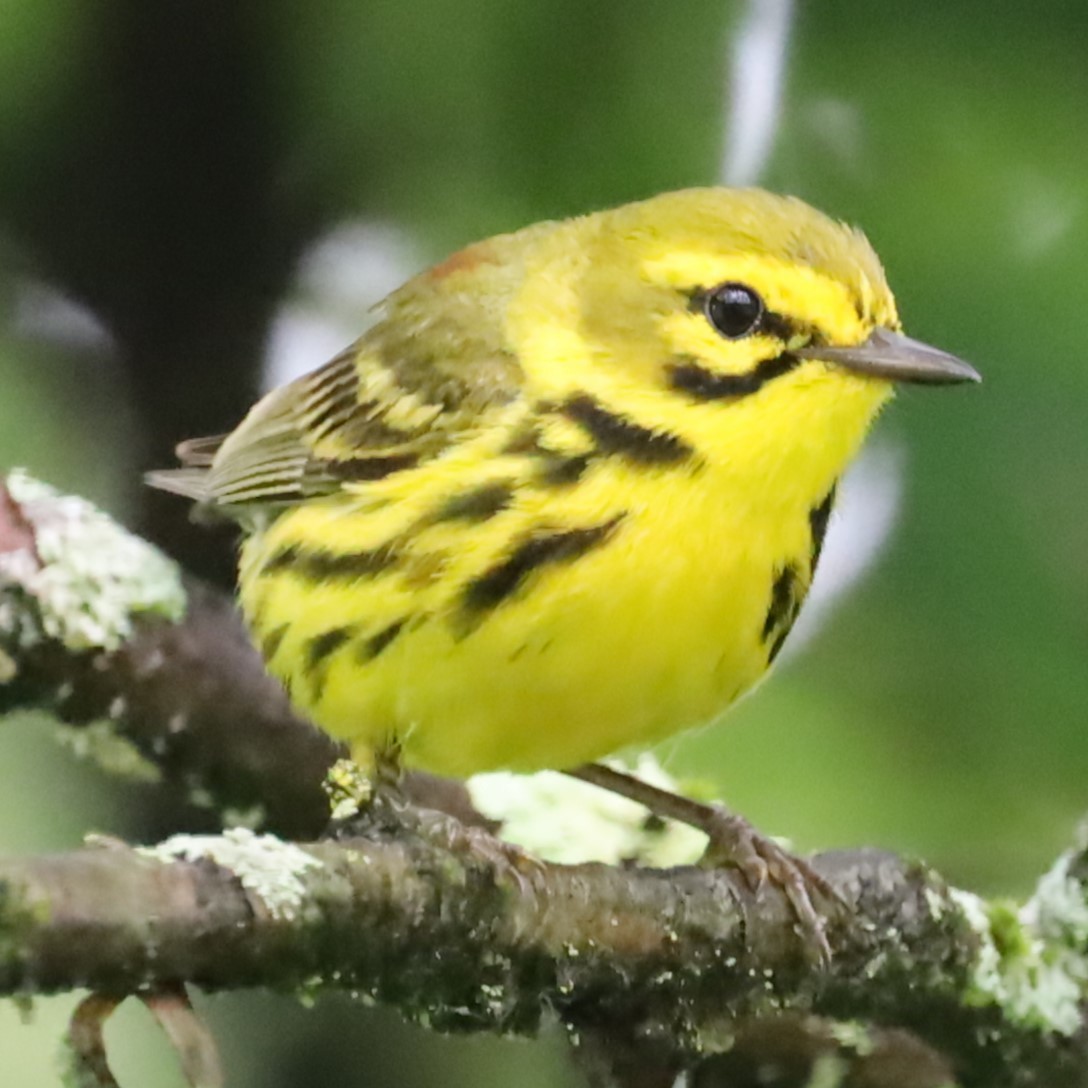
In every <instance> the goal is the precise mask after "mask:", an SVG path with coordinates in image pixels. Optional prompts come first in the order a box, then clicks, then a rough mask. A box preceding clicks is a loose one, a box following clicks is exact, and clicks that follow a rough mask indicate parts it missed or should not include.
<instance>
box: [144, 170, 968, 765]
mask: <svg viewBox="0 0 1088 1088" xmlns="http://www.w3.org/2000/svg"><path fill="white" fill-rule="evenodd" d="M975 380H978V375H977V374H976V372H975V371H974V370H973V369H972V368H971V367H970V366H968V365H967V364H966V363H964V362H962V361H960V360H958V359H956V358H954V357H952V356H950V355H946V354H945V353H943V352H940V351H937V350H935V349H933V348H930V347H927V346H925V345H924V344H921V343H918V342H916V341H914V340H910V339H908V338H906V337H905V336H903V335H902V333H901V332H900V323H899V318H898V316H897V314H896V307H895V301H894V299H893V297H892V294H891V292H890V291H889V289H888V286H887V284H886V282H885V279H884V273H883V270H882V268H881V265H880V262H879V260H878V258H877V256H876V254H875V253H874V252H873V250H872V249H871V248H870V246H869V244H868V242H867V241H866V239H865V238H864V236H863V235H861V234H860V233H859V232H857V231H856V230H853V229H851V228H849V227H846V226H844V225H842V224H840V223H837V222H834V221H832V220H831V219H828V218H827V217H825V216H824V215H822V214H820V213H819V212H817V211H815V210H814V209H812V208H810V207H809V206H807V205H806V204H804V203H802V202H801V201H799V200H796V199H791V198H786V197H779V196H774V195H771V194H769V193H766V192H762V191H759V190H729V189H692V190H687V191H683V192H677V193H668V194H665V195H662V196H658V197H655V198H653V199H651V200H646V201H643V202H641V203H636V204H629V205H627V206H624V207H621V208H616V209H613V210H610V211H603V212H599V213H597V214H594V215H587V216H584V217H581V218H576V219H571V220H567V221H564V222H554V223H542V224H539V225H536V226H531V227H528V228H526V229H524V230H521V231H518V232H516V233H513V234H507V235H502V236H499V237H497V238H492V239H490V240H489V241H485V242H480V243H478V244H476V245H472V246H469V247H468V248H467V249H464V250H462V251H461V252H459V253H457V254H455V255H454V256H452V257H450V258H448V259H447V260H446V261H444V262H443V263H441V264H439V265H437V266H436V267H434V268H432V269H431V270H429V271H427V272H424V273H423V274H422V275H420V276H417V277H416V278H415V279H413V280H410V281H409V282H408V283H407V284H405V285H404V286H403V287H401V288H400V289H399V290H397V291H395V292H394V293H393V294H392V295H390V296H389V297H388V298H387V299H386V300H385V302H384V303H383V305H382V307H381V311H380V319H379V320H378V322H377V323H376V324H375V325H374V326H373V327H372V328H371V329H370V330H369V331H368V332H367V333H366V334H365V335H364V336H363V337H362V338H361V339H360V340H359V341H358V342H356V343H355V344H354V345H353V346H352V347H350V348H348V349H347V350H346V351H345V352H344V353H343V354H342V355H340V356H338V357H337V358H335V359H333V360H332V361H331V362H329V363H327V364H326V365H325V366H323V367H321V368H320V369H318V370H316V371H314V372H313V373H311V374H309V375H307V376H305V377H302V378H300V379H298V380H297V381H294V382H292V383H290V384H289V385H286V386H284V387H283V388H281V389H277V390H276V391H274V392H272V393H270V394H269V395H268V396H266V397H265V398H264V399H263V400H261V401H260V402H259V403H258V404H257V405H256V407H254V408H253V410H252V411H251V412H250V413H249V415H248V416H247V417H246V419H245V420H244V421H243V422H242V423H241V424H240V425H239V427H238V428H237V429H236V430H235V431H234V432H233V433H231V434H230V435H227V436H226V437H225V438H214V439H200V440H194V441H193V442H189V443H186V444H185V445H184V446H183V447H182V449H181V451H180V452H181V456H182V458H183V461H184V462H186V463H187V465H188V466H189V467H187V468H184V469H180V470H177V471H175V472H172V473H158V474H155V475H154V478H153V482H154V483H155V484H157V485H158V486H162V487H166V488H168V489H170V490H174V491H177V492H180V493H182V494H184V495H187V496H190V497H192V498H194V499H197V500H198V501H200V502H201V503H204V504H210V505H212V506H215V507H218V508H220V509H222V510H223V511H225V512H226V513H227V514H229V515H231V516H233V517H235V518H236V519H237V520H238V521H240V522H241V523H242V524H243V525H244V526H245V527H246V528H247V529H248V530H249V536H248V538H247V540H246V542H245V545H244V547H243V550H242V559H241V574H240V582H241V601H242V607H243V610H244V613H245V616H246V618H247V621H248V623H249V626H250V628H251V630H252V633H253V636H254V638H255V640H256V642H257V644H258V646H259V647H260V649H261V652H262V653H263V655H264V658H265V660H266V661H267V663H268V667H269V669H270V670H271V671H272V672H273V673H274V674H275V675H276V676H278V677H279V678H280V679H281V680H282V681H283V683H284V684H285V685H286V686H287V689H288V691H289V692H290V695H291V698H292V699H293V701H294V702H295V704H296V705H297V706H298V707H299V708H300V709H301V710H302V711H303V712H305V713H306V714H307V715H308V716H309V717H310V718H312V719H313V721H315V722H316V723H318V724H319V725H320V726H322V727H323V728H324V729H326V730H327V731H328V732H329V733H331V734H332V735H334V736H336V737H338V738H342V739H343V740H345V741H347V742H348V743H349V744H350V746H351V750H352V752H353V755H354V756H355V757H356V758H357V759H358V760H359V761H360V762H361V763H362V764H364V765H372V764H373V762H374V760H375V758H376V757H379V756H381V755H382V754H383V753H389V752H395V753H397V754H398V758H399V760H400V761H402V762H403V764H405V765H407V766H410V767H418V768H421V769H425V770H428V771H433V772H436V773H438V774H445V775H456V776H466V775H470V774H473V773H476V772H479V771H486V770H492V769H495V768H507V769H511V770H515V771H535V770H539V769H541V768H556V769H574V768H578V767H579V766H580V765H582V764H584V763H587V762H588V761H592V760H596V759H598V758H600V757H602V756H604V755H607V754H608V753H610V752H612V751H614V750H616V749H618V748H622V747H626V746H630V745H651V744H653V743H655V742H657V741H660V740H661V739H662V738H664V737H667V736H669V735H670V734H673V733H675V732H677V731H678V730H682V729H686V728H688V727H690V726H695V725H700V724H703V723H705V722H708V721H710V720H712V719H713V718H715V717H717V716H718V715H719V714H720V713H721V712H722V711H723V710H724V709H725V708H726V707H727V706H729V704H730V703H731V702H733V701H734V700H735V699H736V698H737V697H738V696H739V695H741V694H742V693H743V692H744V691H745V690H747V689H748V688H750V687H751V686H752V685H753V684H754V683H755V682H756V681H757V680H758V679H759V678H760V677H761V676H762V675H763V674H764V672H766V670H767V669H768V667H769V666H770V665H771V663H772V662H773V661H774V659H775V656H776V655H777V653H778V652H779V650H780V649H781V647H782V643H783V641H784V640H785V638H786V636H787V634H788V632H789V630H790V626H791V625H792V623H793V621H794V619H795V618H796V616H797V612H798V610H799V608H800V607H801V604H802V602H803V601H804V599H805V595H806V593H807V592H808V589H809V585H810V584H811V581H812V576H813V573H814V571H815V568H816V563H817V560H818V559H819V556H820V547H821V544H822V541H823V536H824V530H825V529H826V526H827V521H828V516H829V514H830V512H831V507H832V503H833V501H834V495H835V484H836V481H837V479H838V478H839V476H840V474H841V473H842V471H843V469H844V468H845V467H846V465H847V463H848V462H849V461H850V459H851V458H852V457H853V455H854V454H855V453H856V451H857V449H858V447H859V446H860V444H861V442H862V440H863V438H864V436H865V433H866V431H867V430H868V428H869V425H870V423H871V421H872V420H873V418H874V416H875V415H876V413H877V412H878V410H879V409H880V407H881V405H883V404H884V402H885V401H886V400H887V399H888V398H889V397H890V396H891V394H892V391H893V387H894V384H895V383H896V382H919V383H933V384H946V383H953V382H962V381H975ZM581 773H583V774H584V776H586V777H594V775H593V774H592V773H590V772H589V771H588V770H585V769H583V771H582V772H581ZM601 773H602V774H605V775H606V777H607V774H606V772H603V770H602V772H601ZM595 780H600V778H599V776H598V777H597V778H596V779H595Z"/></svg>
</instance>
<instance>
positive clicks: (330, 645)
mask: <svg viewBox="0 0 1088 1088" xmlns="http://www.w3.org/2000/svg"><path fill="white" fill-rule="evenodd" d="M354 635H355V628H354V627H332V628H330V629H329V630H328V631H323V632H322V633H321V634H320V635H314V637H313V638H311V639H310V640H309V641H308V642H307V643H306V648H305V654H306V669H307V671H309V672H312V671H313V670H314V669H316V668H318V667H319V666H320V665H321V664H323V663H324V661H325V658H327V657H329V656H331V655H332V654H334V653H336V651H337V650H339V649H340V647H341V646H343V645H344V643H345V642H348V641H349V640H350V639H351V638H352V637H353V636H354Z"/></svg>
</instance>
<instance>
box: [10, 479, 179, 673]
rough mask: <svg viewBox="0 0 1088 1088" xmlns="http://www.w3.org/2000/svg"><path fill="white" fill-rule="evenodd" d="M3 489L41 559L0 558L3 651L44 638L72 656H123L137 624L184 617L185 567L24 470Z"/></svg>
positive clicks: (17, 554)
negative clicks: (90, 653) (147, 619)
mask: <svg viewBox="0 0 1088 1088" xmlns="http://www.w3.org/2000/svg"><path fill="white" fill-rule="evenodd" d="M4 482H5V485H6V487H7V490H8V492H9V493H10V495H11V497H12V499H13V500H14V501H15V502H16V503H17V504H18V506H19V510H20V513H21V514H22V516H23V517H24V518H25V519H26V520H27V522H28V523H29V524H30V526H31V527H32V529H33V532H34V546H35V550H36V555H35V554H32V553H31V552H29V551H27V550H20V551H12V552H7V553H3V554H0V646H3V645H6V646H8V647H10V648H23V647H26V646H28V645H33V644H34V643H35V642H37V641H39V640H40V639H42V638H43V637H44V638H50V639H57V640H58V641H60V642H61V643H62V644H63V645H64V646H65V647H66V648H68V649H69V650H73V651H80V650H91V649H100V650H116V649H117V648H118V647H120V646H121V645H123V644H124V642H125V641H126V640H127V639H128V638H129V637H130V636H131V634H132V631H133V626H132V625H133V622H134V620H135V619H136V618H137V617H139V616H161V617H164V618H166V619H169V620H175V621H177V620H180V619H181V618H182V617H183V616H184V614H185V592H184V589H183V588H182V583H181V576H180V573H179V571H178V568H177V566H176V565H175V564H174V563H172V562H171V561H170V560H169V559H167V558H166V556H164V555H163V554H162V553H161V552H159V551H158V550H157V549H155V548H153V547H152V546H151V545H150V544H147V543H145V542H144V541H142V540H140V539H139V538H138V537H135V536H133V535H132V534H130V533H128V532H127V531H126V530H125V529H123V528H122V527H121V526H119V525H118V524H117V523H116V522H115V521H113V519H112V518H110V517H108V516H107V515H106V514H104V513H102V511H100V510H98V509H97V508H96V507H95V506H93V505H92V504H91V503H89V502H87V501H86V500H85V499H81V498H77V497H75V496H72V495H61V494H60V493H59V492H58V491H56V490H54V489H53V488H51V487H49V486H48V485H47V484H44V483H41V482H40V481H38V480H36V479H34V478H33V477H31V476H29V475H28V474H27V473H25V472H24V471H22V470H20V469H16V470H14V471H12V472H10V473H9V474H8V476H7V478H6V480H5V481H4ZM5 656H6V657H9V658H10V655H5ZM0 671H2V669H0Z"/></svg>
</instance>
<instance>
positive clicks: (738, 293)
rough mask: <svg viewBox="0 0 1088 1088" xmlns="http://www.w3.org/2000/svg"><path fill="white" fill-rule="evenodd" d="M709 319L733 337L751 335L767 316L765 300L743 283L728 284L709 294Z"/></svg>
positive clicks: (728, 335)
mask: <svg viewBox="0 0 1088 1088" xmlns="http://www.w3.org/2000/svg"><path fill="white" fill-rule="evenodd" d="M704 306H705V310H706V316H707V320H708V321H709V322H710V323H711V325H713V326H714V328H715V329H717V330H718V332H720V333H721V334H722V336H725V337H727V338H728V339H730V340H738V339H740V337H742V336H747V335H748V334H749V333H750V332H752V331H753V330H754V329H755V327H756V326H757V325H758V324H759V319H760V318H761V317H762V316H763V299H761V298H760V297H759V295H757V294H756V293H755V291H753V290H752V289H751V288H750V287H745V286H744V284H743V283H724V284H722V286H721V287H716V288H714V290H713V291H711V292H710V293H709V294H708V295H707V296H706V302H705V304H704Z"/></svg>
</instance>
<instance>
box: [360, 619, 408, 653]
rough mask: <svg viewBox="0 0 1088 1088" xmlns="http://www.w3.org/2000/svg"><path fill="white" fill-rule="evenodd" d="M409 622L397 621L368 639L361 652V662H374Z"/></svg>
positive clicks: (405, 620)
mask: <svg viewBox="0 0 1088 1088" xmlns="http://www.w3.org/2000/svg"><path fill="white" fill-rule="evenodd" d="M407 622H408V620H407V619H403V620H397V622H396V623H391V624H390V625H389V626H388V627H384V628H382V630H380V631H379V632H378V633H377V634H376V635H372V636H371V637H370V638H368V639H367V640H366V642H364V643H363V645H362V647H361V648H360V650H359V660H360V661H373V660H374V658H376V657H377V656H378V654H380V653H381V652H382V650H384V649H385V648H386V647H387V646H388V645H389V644H390V643H391V642H392V641H393V639H395V638H396V637H397V635H399V634H400V632H401V628H402V627H403V626H404V625H405V624H406V623H407Z"/></svg>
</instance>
